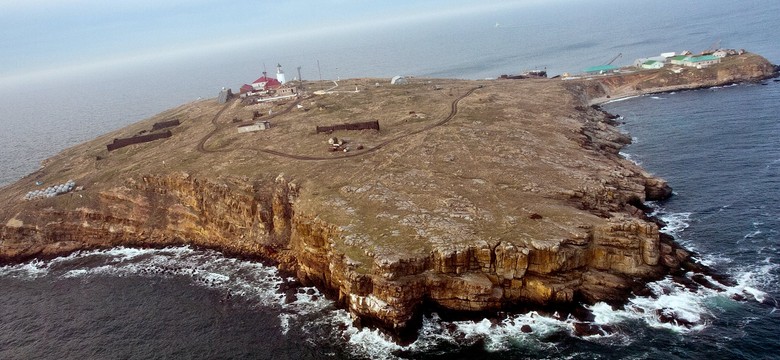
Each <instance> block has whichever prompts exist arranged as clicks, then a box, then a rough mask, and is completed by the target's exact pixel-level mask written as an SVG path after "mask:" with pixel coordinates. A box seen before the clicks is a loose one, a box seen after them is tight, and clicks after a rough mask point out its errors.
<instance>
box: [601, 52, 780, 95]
mask: <svg viewBox="0 0 780 360" xmlns="http://www.w3.org/2000/svg"><path fill="white" fill-rule="evenodd" d="M672 68H677V69H678V72H675V71H672ZM776 74H777V72H776V69H775V66H774V65H772V63H770V62H769V61H767V60H766V59H764V58H763V57H761V56H759V55H756V54H750V53H747V54H743V55H740V56H729V57H726V58H723V59H722V62H721V63H720V64H718V65H717V66H711V67H706V68H702V69H696V68H690V67H684V66H675V65H667V66H666V67H664V68H662V69H659V70H641V71H637V72H634V73H632V74H620V75H616V76H603V77H597V78H595V79H593V80H595V81H590V82H589V86H590V88H589V90H588V91H587V93H588V96H590V98H591V99H593V101H595V102H601V101H605V100H606V99H607V97H612V98H614V97H623V96H633V95H641V94H647V93H655V92H666V91H676V90H689V89H699V88H706V87H712V86H719V85H726V84H731V83H736V82H745V81H758V80H763V79H767V78H770V77H773V76H775V75H776Z"/></svg>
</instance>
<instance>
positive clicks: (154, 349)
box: [0, 1, 780, 359]
mask: <svg viewBox="0 0 780 360" xmlns="http://www.w3.org/2000/svg"><path fill="white" fill-rule="evenodd" d="M706 4H707V5H708V6H705V4H703V3H699V2H690V3H679V2H671V1H659V2H653V3H652V4H642V5H637V4H631V5H628V4H623V3H622V2H616V1H592V2H587V3H585V4H581V3H553V4H552V5H537V6H529V7H519V8H518V9H516V10H513V11H507V12H503V13H496V14H484V13H480V14H474V15H473V16H462V17H457V18H448V19H441V20H436V21H429V22H424V23H411V24H404V25H403V26H393V25H383V26H382V27H378V28H376V29H371V30H367V31H364V32H361V34H360V36H358V35H354V34H351V33H341V34H339V33H337V34H328V35H327V36H325V35H323V36H312V37H310V38H304V39H299V40H298V41H295V43H290V42H283V41H281V40H279V41H276V42H268V43H264V42H262V41H260V40H259V41H258V45H256V46H247V47H245V48H237V49H232V50H231V52H229V53H219V54H211V55H204V56H199V57H197V58H193V59H190V60H188V61H186V62H182V61H168V62H166V61H161V62H159V63H155V64H153V65H151V64H143V65H132V64H130V65H126V66H123V67H122V68H101V69H98V70H95V71H93V72H84V73H78V74H67V75H62V76H59V77H57V78H52V79H49V78H45V79H41V78H30V79H26V80H24V79H22V80H20V79H14V80H13V81H10V82H2V83H0V116H1V118H0V121H1V122H2V125H3V128H4V129H5V131H2V132H0V146H2V148H3V149H4V150H3V151H2V155H1V156H0V186H2V185H3V184H8V183H10V182H12V181H15V180H16V179H19V178H20V177H22V176H24V175H25V174H27V173H29V172H31V171H33V170H34V169H35V168H36V167H37V166H38V163H39V162H40V161H41V160H43V159H45V158H47V157H49V156H51V155H53V154H56V153H57V152H58V151H60V150H61V149H63V148H65V147H68V146H72V145H74V144H77V143H80V142H82V141H85V140H88V139H90V138H92V137H94V136H96V135H99V134H102V133H105V132H107V131H110V130H113V129H117V128H120V127H123V126H125V125H127V124H129V123H132V122H135V121H138V120H140V119H143V118H145V117H148V116H150V115H153V114H155V113H157V112H159V111H162V110H164V109H166V108H169V107H172V106H176V105H179V104H181V103H184V102H187V101H191V100H195V99H197V98H199V97H204V98H205V97H213V96H215V95H216V93H217V91H218V90H219V88H221V87H222V86H229V87H233V88H236V87H238V86H240V85H241V84H242V83H244V82H248V81H251V80H253V79H254V78H256V77H257V76H258V75H259V72H260V71H262V64H263V63H266V64H275V63H277V62H280V63H282V64H285V65H286V64H290V65H289V66H288V67H287V68H288V74H292V72H293V71H292V69H294V67H295V66H301V67H302V73H303V77H304V78H305V79H306V78H309V79H314V78H316V77H318V74H317V72H316V71H315V70H314V69H316V61H317V60H319V61H320V63H321V64H322V72H323V77H324V78H330V79H335V78H347V77H354V76H372V77H390V76H393V75H396V74H404V75H415V76H433V77H459V78H485V77H496V76H498V75H500V74H503V73H517V72H520V71H522V70H526V69H533V68H540V67H547V69H548V71H549V72H550V73H551V74H558V73H561V72H564V71H569V72H577V71H578V70H579V69H582V68H584V67H587V66H589V65H593V64H600V63H603V62H606V61H608V60H609V59H611V58H612V57H613V56H615V55H616V54H617V53H623V57H622V58H621V59H619V60H618V61H617V63H618V64H620V63H622V64H629V63H631V62H632V61H633V58H637V57H644V56H651V55H655V54H657V53H660V52H665V51H680V50H683V49H691V50H694V51H695V50H701V49H704V48H707V47H709V46H710V45H711V44H712V43H713V42H715V41H716V40H718V39H720V40H721V44H722V45H723V46H725V47H735V48H745V49H748V50H750V51H754V52H757V53H760V54H763V55H765V56H766V57H767V58H769V59H770V60H771V61H773V62H774V63H778V62H780V50H778V49H777V46H776V44H777V42H776V39H774V35H773V32H772V30H771V29H774V28H777V26H778V25H780V19H778V18H777V16H776V14H778V13H780V3H778V2H770V1H746V2H738V3H736V2H726V1H713V2H707V3H706ZM496 22H498V23H500V24H501V26H500V27H498V28H496V27H495V23H496ZM585 29H587V31H584V30H585ZM286 66H287V65H286ZM288 77H291V75H288ZM765 84H766V85H761V84H746V85H736V86H730V87H723V88H718V89H708V90H700V91H687V92H679V93H669V94H657V95H653V96H644V97H639V98H634V99H630V100H625V101H618V102H613V103H610V104H607V105H605V108H606V109H607V110H608V111H610V112H612V113H617V114H620V115H622V116H623V121H624V122H625V124H624V125H623V126H622V128H623V130H625V131H626V132H629V133H630V134H631V135H632V137H633V138H634V143H633V144H632V145H630V146H628V147H627V148H625V149H624V150H623V152H624V154H625V156H626V157H630V158H631V159H632V160H634V161H636V162H638V163H640V164H642V166H643V167H644V168H646V169H647V170H648V171H650V172H653V173H655V174H657V175H659V176H661V177H664V178H665V179H667V180H668V181H669V182H670V184H671V185H672V186H673V187H674V189H675V196H674V197H672V198H671V199H670V200H668V201H665V202H661V203H656V204H652V206H654V207H655V208H656V209H657V214H658V216H659V217H661V218H662V219H664V220H665V221H667V222H668V223H669V224H670V225H669V227H668V228H667V229H666V230H665V231H667V232H669V233H670V234H672V235H673V236H675V237H676V238H677V239H678V240H679V241H681V242H682V243H683V244H685V245H686V246H688V247H689V248H692V249H694V250H696V251H697V252H699V253H700V254H701V259H702V260H703V261H705V262H707V263H708V264H710V265H712V266H713V267H715V268H717V269H719V270H720V271H722V272H724V273H727V274H729V275H731V276H732V277H733V278H734V279H735V280H736V282H737V284H736V285H735V286H733V287H729V288H724V289H723V291H720V292H715V291H712V290H698V291H690V290H688V289H686V288H685V287H683V286H680V285H679V284H676V283H675V282H673V281H671V280H669V279H664V280H661V281H658V282H656V283H653V284H652V285H651V288H652V290H653V293H654V295H653V296H648V297H638V298H634V299H632V300H631V301H630V302H629V303H628V304H627V306H626V307H625V308H623V309H611V308H609V307H608V306H606V305H604V304H597V305H595V306H593V307H592V309H591V310H592V311H593V312H594V314H595V315H596V320H595V322H596V323H597V324H601V325H604V326H605V328H609V329H611V331H610V332H609V334H606V333H605V334H602V335H596V336H587V337H580V336H576V335H575V334H574V332H573V321H572V320H571V319H568V318H560V317H558V316H555V315H554V314H539V313H528V314H514V315H511V316H509V317H508V318H507V319H504V320H501V321H495V320H492V321H491V320H489V319H484V320H481V321H456V322H450V321H444V320H442V319H440V318H438V317H437V316H436V315H435V314H432V315H429V316H427V317H426V318H425V319H424V321H423V328H422V330H421V334H420V337H419V339H418V340H417V341H416V342H414V343H413V344H411V345H408V346H399V345H397V344H395V343H393V342H392V341H390V340H389V339H388V338H387V337H385V336H384V335H382V334H381V333H379V332H378V331H376V330H371V329H358V328H355V327H353V326H352V324H351V319H350V317H349V315H348V314H347V313H346V312H345V311H344V310H341V309H338V308H336V307H335V306H334V304H333V303H332V302H331V301H329V300H327V299H325V298H324V297H323V296H322V295H321V294H320V293H319V292H318V291H317V290H316V289H313V288H298V287H295V286H294V282H292V281H291V279H287V278H283V277H282V276H281V275H280V274H279V273H278V272H276V271H275V269H273V268H271V267H267V266H265V265H263V264H258V263H254V262H247V261H242V260H237V259H231V258H226V257H224V256H221V255H220V254H218V253H215V252H211V251H201V250H195V249H190V248H184V247H182V248H172V249H163V250H139V249H126V248H118V249H112V250H104V251H91V252H80V253H76V254H73V255H70V256H67V257H63V258H58V259H54V260H51V261H45V262H43V261H33V262H30V263H25V264H19V265H7V266H0V358H2V359H28V358H44V359H53V358H56V359H76V358H78V359H83V358H95V359H130V358H133V359H135V358H137V359H147V358H254V359H265V358H277V359H284V358H311V359H319V358H399V357H400V358H447V359H453V358H454V359H457V358H550V359H557V358H567V359H593V358H601V359H613V358H621V359H622V358H633V359H653V358H659V357H666V358H679V359H689V358H692V359H698V358H716V359H717V358H734V359H760V358H777V357H778V355H777V354H780V345H778V343H777V342H776V341H775V337H776V332H777V329H780V315H779V314H778V312H777V306H778V305H777V299H778V297H780V288H779V287H778V275H780V269H778V267H779V265H778V251H779V250H778V231H780V192H778V191H777V189H778V187H780V186H778V185H780V140H778V139H780V137H779V136H780V117H779V116H778V115H777V114H780V83H777V82H773V81H771V80H770V81H767V82H765ZM44 85H45V86H44ZM44 90H45V91H44ZM735 298H737V300H735ZM658 313H665V314H674V316H675V317H677V318H679V319H684V320H686V321H688V322H690V324H689V325H687V326H686V325H672V324H669V323H664V322H661V321H659V319H658V316H657V314H658ZM523 325H529V326H531V328H532V332H530V333H525V332H523V331H522V329H521V328H522V326H523Z"/></svg>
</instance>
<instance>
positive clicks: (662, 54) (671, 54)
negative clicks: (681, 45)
mask: <svg viewBox="0 0 780 360" xmlns="http://www.w3.org/2000/svg"><path fill="white" fill-rule="evenodd" d="M675 55H677V53H676V52H674V51H672V52H665V53H661V56H663V57H664V58H670V57H672V56H675Z"/></svg>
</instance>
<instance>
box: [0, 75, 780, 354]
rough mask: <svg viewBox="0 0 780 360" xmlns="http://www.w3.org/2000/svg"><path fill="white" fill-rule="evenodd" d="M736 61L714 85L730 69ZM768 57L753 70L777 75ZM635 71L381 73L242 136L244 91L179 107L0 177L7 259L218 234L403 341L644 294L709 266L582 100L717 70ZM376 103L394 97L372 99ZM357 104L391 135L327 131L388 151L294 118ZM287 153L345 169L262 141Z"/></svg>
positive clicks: (328, 117)
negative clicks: (513, 315)
mask: <svg viewBox="0 0 780 360" xmlns="http://www.w3.org/2000/svg"><path fill="white" fill-rule="evenodd" d="M761 66H763V67H762V68H761V69H765V68H766V66H765V65H761ZM735 69H736V70H735V71H737V72H736V73H732V74H731V75H729V76H728V78H727V79H725V80H723V81H729V82H728V83H731V82H733V80H734V77H735V76H736V77H738V76H742V75H740V74H739V72H738V71H739V70H740V68H739V67H736V68H735ZM773 69H774V70H775V72H774V73H772V76H769V75H768V74H767V73H766V72H765V70H761V71H762V72H761V74H763V76H765V77H767V76H768V77H773V76H777V72H776V68H773ZM709 73H712V72H701V74H702V76H704V75H707V74H709ZM647 74H652V73H641V74H638V75H636V74H634V75H631V78H628V77H616V76H611V77H604V78H594V79H592V80H581V81H576V82H574V81H573V82H571V83H562V82H558V81H554V80H548V81H531V82H523V81H519V82H503V83H500V84H499V83H495V82H484V81H458V80H441V81H438V82H442V83H446V84H447V85H446V87H447V88H446V89H445V90H444V91H441V90H439V89H435V90H439V91H438V92H437V91H435V90H431V89H429V86H428V85H427V84H425V83H424V82H420V83H418V84H414V83H413V84H411V85H406V86H405V87H395V88H393V87H388V88H376V89H374V90H373V91H374V92H376V93H377V95H374V94H366V92H367V91H364V92H361V93H355V94H347V95H340V96H339V97H338V98H336V97H328V95H327V94H326V95H321V96H319V97H316V98H315V97H312V98H305V100H306V101H305V102H303V104H304V105H305V106H308V107H311V110H312V111H314V113H316V114H318V115H317V116H312V115H310V114H314V113H311V112H310V113H308V114H307V113H306V111H301V112H295V111H292V112H290V113H283V114H280V116H279V117H278V118H276V117H275V118H274V122H275V124H277V125H276V127H275V128H272V129H271V131H269V132H266V133H261V134H258V135H254V136H255V138H254V139H257V140H254V141H251V142H250V141H246V140H245V139H246V138H239V137H238V136H239V135H236V134H235V132H233V131H228V130H231V129H232V128H231V127H230V126H231V125H230V124H231V123H230V122H229V120H226V119H229V118H230V117H231V116H232V117H234V118H236V117H240V116H245V114H244V113H245V112H249V111H250V110H244V108H242V107H239V106H238V105H237V104H232V105H235V106H231V107H228V106H227V105H225V106H224V107H222V106H215V105H213V104H211V101H209V100H206V101H203V102H200V103H198V104H195V105H192V106H184V107H179V108H176V109H172V110H170V111H168V112H165V113H163V114H161V115H159V116H158V117H155V118H153V119H150V120H148V121H143V122H141V123H138V124H134V125H131V126H129V127H128V128H126V129H121V130H119V131H117V132H114V133H112V134H107V135H104V136H101V137H99V138H98V139H96V140H94V141H91V142H88V143H85V144H82V145H79V146H76V147H74V148H71V149H68V150H66V151H63V153H61V154H58V155H57V156H55V157H52V158H51V159H49V160H47V162H46V165H44V166H43V167H42V168H41V169H40V170H39V171H36V172H35V173H33V174H30V175H28V176H27V177H25V178H23V179H21V180H19V181H17V182H16V183H14V184H12V185H9V186H6V187H4V188H2V189H0V199H5V200H6V202H7V203H8V204H9V207H8V208H7V209H3V210H2V211H0V219H4V222H1V223H0V224H3V226H2V228H0V230H1V231H0V239H2V242H0V245H1V246H0V258H2V259H3V260H2V261H0V263H12V262H15V261H17V260H19V259H32V258H42V257H44V258H45V257H47V256H51V257H56V256H57V255H63V254H67V253H72V252H74V251H77V250H82V249H95V248H111V247H116V246H128V247H139V248H164V247H168V246H178V245H189V246H194V247H196V248H207V249H215V250H217V251H219V252H220V253H222V254H225V255H226V256H228V257H236V258H247V259H264V260H265V261H266V262H268V261H270V263H272V264H275V266H276V267H277V268H279V269H280V270H281V271H284V272H286V273H290V274H293V273H294V274H295V277H296V278H297V279H298V281H300V282H301V283H302V284H307V285H315V286H317V287H318V288H319V289H320V290H321V291H322V292H323V293H324V294H326V295H328V296H329V298H332V299H334V300H335V301H336V302H337V303H338V304H339V306H341V307H344V308H346V309H348V310H349V311H350V313H351V314H352V315H353V316H355V317H356V318H359V319H362V323H364V324H370V325H373V326H376V327H378V328H381V329H383V330H384V331H387V332H388V333H391V334H395V335H397V336H399V337H400V338H401V339H402V341H403V339H404V338H407V339H408V337H410V336H412V335H414V334H416V331H417V330H418V329H417V326H416V323H417V321H418V320H419V319H420V316H421V314H422V312H424V310H425V309H426V308H441V309H446V310H447V311H451V312H452V313H453V314H487V313H496V314H498V313H500V312H503V311H506V310H507V309H513V308H517V307H521V308H522V307H530V306H539V307H547V308H564V307H567V306H569V307H572V306H574V307H576V306H581V305H582V304H587V303H594V302H598V301H603V302H607V303H615V304H617V303H621V302H623V303H624V302H625V301H626V299H627V298H628V296H629V295H630V294H631V293H637V292H641V291H642V290H641V289H640V287H641V286H639V285H642V284H645V283H647V282H648V281H652V280H653V279H658V278H660V277H662V276H664V275H666V274H670V273H675V272H679V271H682V270H685V271H688V270H692V269H693V270H695V271H698V272H700V273H707V272H708V271H710V270H708V269H707V268H706V267H703V266H702V265H701V264H696V263H695V262H693V261H692V260H691V253H690V252H689V251H687V250H685V249H684V248H682V247H681V246H679V245H678V244H676V243H675V242H674V241H673V239H669V238H667V237H665V236H664V235H661V233H659V224H658V222H657V221H654V220H653V219H651V218H648V217H647V216H646V212H645V210H644V209H643V205H642V203H643V202H644V201H647V200H660V199H664V198H666V197H668V196H670V195H671V188H669V187H668V185H667V184H666V182H665V181H663V180H662V179H658V178H656V177H654V176H652V175H650V174H648V173H647V172H646V171H644V170H643V169H642V168H641V167H639V166H637V165H636V164H632V163H628V161H627V160H625V159H622V158H621V157H620V156H619V151H620V149H621V148H622V147H623V146H624V145H625V144H626V141H627V139H626V136H625V135H623V134H620V133H619V131H617V130H616V129H615V127H614V124H612V123H611V121H612V119H611V116H610V115H609V114H607V113H606V112H604V111H602V110H600V109H597V108H591V106H585V105H598V104H603V102H600V101H602V100H606V99H608V100H616V99H620V98H622V97H623V98H624V97H627V96H631V95H630V94H632V91H638V92H644V94H650V93H659V92H668V91H682V90H694V89H698V88H708V87H712V86H721V85H723V84H710V82H709V81H700V80H697V82H695V83H688V84H685V85H671V86H667V87H651V86H650V85H653V84H654V83H652V82H651V83H648V84H645V83H644V82H643V81H654V80H655V79H654V78H647V79H646V78H642V77H641V76H646V75H647ZM752 74H753V73H749V74H745V75H744V78H745V81H749V80H750V79H751V76H752ZM732 75H733V76H732ZM718 76H720V74H719V73H718ZM696 79H699V78H696ZM715 82H717V80H716V81H715ZM370 83H371V81H367V82H366V84H367V85H366V89H368V88H369V86H370ZM476 85H478V87H475V86H476ZM483 85H485V86H483ZM637 86H639V87H640V90H636V88H637ZM470 89H473V90H470ZM632 89H633V90H632ZM467 91H469V92H467ZM472 92H474V94H473V95H469V94H471V93H472ZM463 93H466V94H467V95H466V96H463V97H458V96H457V95H459V94H463ZM515 94H535V95H534V99H529V98H528V97H527V96H523V95H515ZM380 95H381V96H380ZM607 96H609V98H607ZM616 97H617V98H616ZM375 98H382V99H390V100H391V101H393V102H395V103H397V104H400V106H399V105H395V106H390V105H387V104H384V105H383V106H380V107H379V108H378V109H377V110H365V109H372V107H375V102H374V101H375V100H373V99H375ZM453 99H457V100H455V101H454V102H453ZM460 100H464V101H463V102H462V103H460V104H459V103H458V101H460ZM531 100H533V101H531ZM536 102H538V103H536ZM322 104H324V105H322ZM196 105H197V106H196ZM270 106H274V105H270ZM280 106H286V105H280ZM361 106H362V107H361ZM396 108H398V109H396ZM290 109H292V107H290ZM343 109H349V110H348V112H345V111H344V110H343ZM354 109H358V110H359V111H363V115H359V116H367V115H364V114H371V115H370V116H384V114H389V115H386V117H385V118H382V122H383V131H382V132H378V131H377V132H370V133H368V132H361V133H347V132H343V133H338V136H339V138H349V140H350V141H354V142H355V143H361V142H366V143H367V144H369V145H367V146H366V148H368V149H372V147H371V146H370V144H372V143H373V144H385V145H386V146H383V147H382V149H381V151H372V152H370V155H369V154H368V153H366V156H357V155H361V154H362V153H359V152H353V153H352V154H355V155H354V156H352V157H350V158H349V159H346V158H342V157H338V156H337V155H336V154H332V155H327V153H325V155H320V154H321V153H323V151H322V147H321V145H320V144H321V143H322V142H323V140H325V139H327V137H329V136H331V135H330V134H327V135H316V134H312V133H310V130H306V129H308V127H303V126H302V125H300V124H305V125H307V126H308V125H313V123H312V121H316V122H317V123H320V122H325V123H327V121H332V122H334V123H339V122H343V121H342V118H344V117H348V116H350V115H349V114H352V112H354V111H356V110H354ZM409 109H414V110H409ZM307 111H308V110H307ZM371 111H373V112H371ZM223 112H224V115H223ZM345 114H347V115H345ZM358 114H360V113H358ZM420 114H422V115H420ZM429 114H431V115H429ZM447 114H449V116H447ZM456 115H457V116H456ZM173 116H177V117H180V118H182V119H183V121H182V126H181V127H179V128H176V129H175V131H174V133H173V136H172V137H171V138H170V139H166V140H161V141H160V142H159V143H155V144H153V145H143V144H141V145H133V146H130V147H128V148H126V149H122V150H117V151H116V152H112V153H111V154H106V153H104V152H103V149H104V146H105V142H107V140H108V139H110V138H111V137H116V135H117V134H120V135H126V133H127V132H137V131H139V130H141V129H144V128H146V127H148V125H149V124H150V123H151V122H153V121H155V120H160V119H166V118H170V117H173ZM312 118H315V119H314V120H312ZM441 118H444V119H445V120H444V121H441V120H440V119H441ZM307 120H308V121H309V122H308V123H306V121H307ZM445 123H446V126H436V125H437V124H445ZM274 129H275V130H274ZM274 131H275V132H274ZM203 136H207V137H206V138H204V137H203ZM197 139H211V140H209V144H211V145H210V146H209V148H210V149H211V148H212V146H214V147H217V148H218V149H219V152H207V153H202V152H198V151H192V150H191V149H190V147H193V144H196V143H197V144H199V145H196V146H194V147H195V149H196V150H197V148H198V146H202V145H203V144H202V143H203V142H200V143H198V141H197ZM355 139H357V140H355ZM398 139H404V141H402V142H400V141H397V140H398ZM628 141H630V139H628ZM485 143H489V144H491V146H492V147H495V149H492V148H490V147H488V148H485V147H484V146H483V145H482V144H485ZM269 144H270V145H269ZM275 144H282V145H283V146H284V147H281V148H280V147H277V148H272V147H271V146H273V145H275ZM282 150H284V151H282ZM356 151H359V150H356ZM282 152H283V153H297V154H300V157H301V158H304V157H322V158H325V159H328V160H333V161H327V162H325V163H328V164H337V165H336V166H334V165H319V164H321V163H323V162H299V161H296V159H295V158H290V159H278V158H277V157H274V156H273V155H274V153H282ZM248 153H251V154H264V153H269V154H270V155H269V156H265V157H264V156H247V155H246V154H248ZM475 154H479V155H480V156H482V157H479V158H477V157H475ZM355 159H357V160H355ZM141 160H143V161H141ZM431 160H435V161H431ZM166 161H168V163H167V165H166ZM499 164H503V165H500V166H499ZM172 166H178V168H173V169H172V168H171V167H172ZM334 168H337V169H338V172H334V171H333V170H334ZM246 169H249V170H246ZM419 169H435V171H429V172H428V173H426V172H423V171H420V170H419ZM508 169H511V171H510V170H508ZM340 173H343V174H344V175H343V176H342V175H340ZM277 174H278V175H277ZM283 174H286V175H283ZM62 176H68V177H71V176H72V177H73V178H76V179H77V181H78V182H79V183H86V184H87V188H86V190H85V191H81V192H79V193H71V194H66V195H61V196H58V197H55V198H52V199H40V200H34V201H28V202H20V200H19V198H20V197H19V196H18V194H23V193H24V191H25V190H26V189H28V188H29V186H30V184H31V183H32V182H33V181H36V180H37V179H43V180H46V182H55V181H56V180H57V179H58V178H59V177H62ZM539 178H545V179H549V181H546V183H543V184H539V183H538V180H537V181H535V179H539ZM417 190H420V191H417ZM516 204H526V205H524V207H522V208H518V207H517V205H516ZM510 207H511V209H512V210H511V211H509V212H507V210H506V209H508V208H510ZM355 214H369V215H373V216H363V217H361V216H356V215H355ZM494 214H509V215H510V216H509V217H506V216H504V218H498V217H497V216H496V215H494ZM5 219H7V220H5ZM388 230H393V232H395V233H397V235H394V234H393V232H391V233H389V234H388ZM507 234H509V235H507ZM261 262H262V263H266V262H263V261H261ZM723 281H727V280H723ZM702 286H706V285H703V284H702Z"/></svg>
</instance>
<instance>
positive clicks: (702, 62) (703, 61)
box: [683, 55, 720, 69]
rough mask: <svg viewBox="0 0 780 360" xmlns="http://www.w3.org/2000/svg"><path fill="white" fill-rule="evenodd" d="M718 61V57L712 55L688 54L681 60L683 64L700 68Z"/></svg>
mask: <svg viewBox="0 0 780 360" xmlns="http://www.w3.org/2000/svg"><path fill="white" fill-rule="evenodd" d="M718 63H720V58H719V57H716V56H712V55H702V56H690V57H688V58H686V59H685V60H683V65H685V66H690V67H695V68H698V69H701V68H703V67H707V66H710V65H714V64H718Z"/></svg>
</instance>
